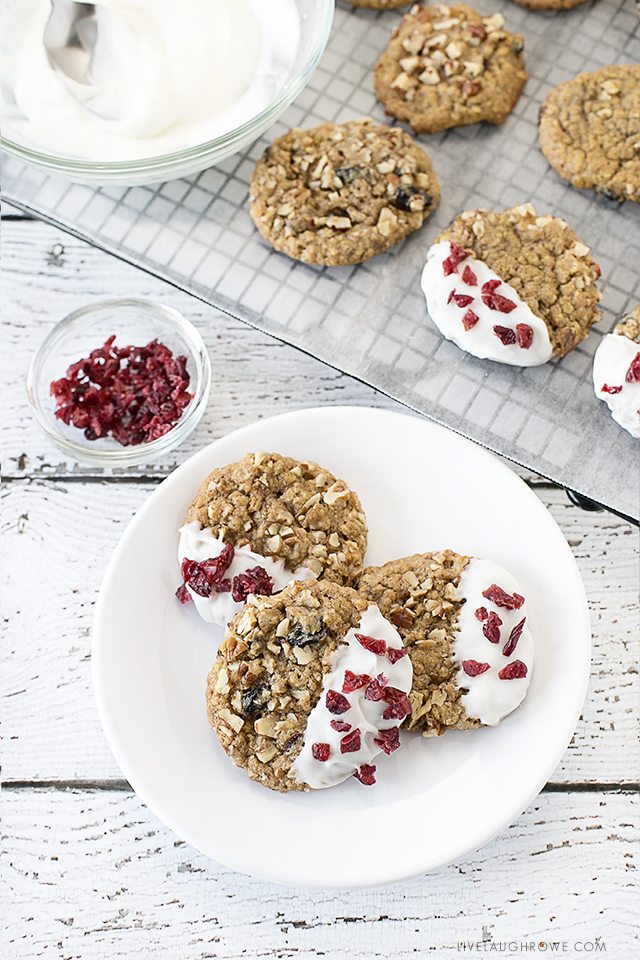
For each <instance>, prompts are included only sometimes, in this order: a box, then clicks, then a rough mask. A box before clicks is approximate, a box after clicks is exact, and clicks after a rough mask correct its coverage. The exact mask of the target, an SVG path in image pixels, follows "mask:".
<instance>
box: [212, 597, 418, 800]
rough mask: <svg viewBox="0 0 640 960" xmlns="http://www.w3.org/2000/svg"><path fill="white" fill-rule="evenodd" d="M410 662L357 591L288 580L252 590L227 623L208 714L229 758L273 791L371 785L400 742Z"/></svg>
mask: <svg viewBox="0 0 640 960" xmlns="http://www.w3.org/2000/svg"><path fill="white" fill-rule="evenodd" d="M412 674H413V670H412V664H411V659H410V657H409V656H408V655H407V650H406V648H405V647H404V645H403V643H402V640H401V638H400V635H399V633H398V631H397V630H396V628H395V627H394V626H393V625H392V624H391V623H390V622H389V621H388V620H386V619H385V618H384V617H383V616H382V614H381V613H380V611H379V610H378V609H377V608H376V606H375V605H373V604H370V603H368V602H367V601H366V600H364V599H363V598H362V597H361V596H360V595H359V594H358V593H356V591H355V590H352V589H350V588H348V587H341V586H339V585H338V584H335V583H328V582H326V581H324V582H323V581H318V582H316V581H313V582H309V583H301V582H298V583H294V584H291V585H290V586H288V587H286V589H285V590H283V591H282V593H280V594H278V595H277V596H272V597H253V598H251V599H250V601H249V603H248V604H247V606H246V608H245V610H244V612H243V613H241V614H238V615H236V617H234V619H233V620H232V621H231V623H230V624H229V626H228V627H227V632H226V636H225V639H224V642H223V644H222V646H221V648H220V650H219V652H218V658H217V660H216V663H215V665H214V667H213V669H212V671H211V673H210V675H209V679H208V684H207V712H208V716H209V720H210V722H211V724H212V726H213V727H214V729H215V731H216V733H217V735H218V739H219V740H220V743H221V744H222V747H223V748H224V750H225V751H226V753H227V754H228V755H229V756H230V758H231V759H232V760H233V762H234V763H235V764H236V765H237V766H239V767H241V768H242V769H244V770H245V772H246V773H247V774H248V776H249V777H250V778H251V779H253V780H257V781H259V782H260V783H262V784H264V785H265V786H267V787H270V788H271V789H272V790H279V791H292V790H308V789H324V788H326V787H332V786H336V785H337V784H339V783H342V782H343V781H344V780H347V779H349V778H350V777H356V779H358V780H359V781H360V782H361V783H363V784H365V785H367V786H369V785H372V784H373V783H375V779H376V763H374V761H377V758H378V757H379V756H380V755H381V754H391V753H393V752H394V751H395V750H396V749H398V747H399V746H400V734H399V727H400V724H401V723H402V721H403V720H404V718H405V717H406V716H407V715H408V714H409V713H410V712H411V704H410V701H409V696H408V694H409V691H410V690H411V684H412Z"/></svg>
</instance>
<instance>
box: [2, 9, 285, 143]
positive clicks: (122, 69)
mask: <svg viewBox="0 0 640 960" xmlns="http://www.w3.org/2000/svg"><path fill="white" fill-rule="evenodd" d="M5 6H6V16H5V17H4V18H3V27H4V28H5V30H4V32H5V34H6V39H5V41H4V42H3V52H5V56H4V58H3V76H2V81H3V83H2V90H3V99H5V100H6V102H7V109H6V110H5V111H3V112H4V113H5V114H6V116H5V118H4V123H3V126H4V133H5V135H6V136H8V137H15V139H17V140H18V141H20V142H22V143H26V144H28V145H29V146H34V147H36V148H37V149H41V150H44V151H53V152H54V153H59V154H63V155H71V156H74V157H80V158H83V159H86V160H91V161H126V160H135V159H141V158H143V157H152V156H159V155H162V154H165V153H170V152H173V151H176V150H183V149H186V148H190V147H194V146H196V145H198V144H201V143H206V142H207V141H209V140H212V139H214V138H216V137H218V136H220V135H222V134H225V133H227V132H229V131H230V130H232V129H234V128H236V127H237V126H239V125H240V124H242V123H245V122H246V121H248V120H249V119H251V118H252V117H254V116H256V114H258V113H259V112H260V111H261V110H263V109H264V108H265V107H267V106H268V105H269V103H270V102H271V101H272V100H273V99H274V98H275V96H276V95H277V93H278V92H279V91H280V90H281V89H282V88H283V87H284V84H285V83H286V80H287V78H288V76H289V73H290V70H291V67H292V65H293V62H294V60H295V56H296V51H297V49H298V44H299V39H300V18H299V15H298V10H297V6H296V4H295V3H294V2H293V0H269V3H265V2H264V0H180V2H176V0H97V3H96V18H97V39H96V44H95V48H94V52H93V55H92V61H91V77H90V79H91V81H92V83H91V91H92V95H91V101H90V103H86V102H85V100H84V96H85V95H86V93H85V90H86V87H85V86H84V85H83V86H82V87H81V88H80V89H76V88H75V87H74V85H73V82H72V81H69V80H68V79H65V77H64V75H62V74H61V73H60V72H59V71H57V70H55V69H53V68H52V66H51V64H50V63H49V60H48V58H47V55H46V51H45V47H44V44H43V34H44V29H45V25H46V23H47V19H48V17H49V14H50V11H51V3H50V0H6V3H5ZM5 91H6V92H5ZM11 97H13V98H14V99H15V102H16V104H17V110H16V109H12V108H11Z"/></svg>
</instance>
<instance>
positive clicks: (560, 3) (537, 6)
mask: <svg viewBox="0 0 640 960" xmlns="http://www.w3.org/2000/svg"><path fill="white" fill-rule="evenodd" d="M515 3H517V4H519V5H520V6H521V7H529V9H530V10H572V9H573V8H574V7H578V6H580V4H581V3H586V0H515Z"/></svg>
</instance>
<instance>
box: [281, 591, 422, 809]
mask: <svg viewBox="0 0 640 960" xmlns="http://www.w3.org/2000/svg"><path fill="white" fill-rule="evenodd" d="M356 633H362V634H366V635H367V636H371V637H375V638H376V639H380V640H384V641H385V642H386V645H387V647H392V648H394V649H397V650H400V649H402V647H403V644H402V640H401V638H400V634H399V633H398V631H397V630H396V629H395V627H394V626H393V625H392V624H391V623H389V621H388V620H385V618H384V617H383V616H382V614H381V613H380V610H379V609H378V607H376V606H374V605H373V604H372V605H371V606H369V607H368V608H367V610H366V611H365V612H364V614H363V615H362V619H361V621H360V625H359V626H358V627H356V628H355V629H351V630H349V631H348V633H347V634H346V635H345V638H344V643H342V644H341V645H340V646H339V647H338V648H337V650H336V651H335V652H334V654H333V656H332V660H331V671H330V672H329V673H328V674H327V675H326V676H325V678H324V682H323V686H322V693H321V694H320V699H319V700H318V702H317V704H316V705H315V707H314V708H313V709H312V711H311V713H310V714H309V719H308V721H307V726H306V729H305V734H304V745H303V747H302V750H301V751H300V753H299V755H298V756H297V757H296V759H295V761H294V763H293V768H292V769H293V771H294V773H295V774H296V776H297V777H298V779H299V780H300V782H301V783H306V784H307V785H308V786H309V787H311V788H312V789H314V790H319V789H322V788H324V787H333V786H335V785H336V784H338V783H342V781H343V780H346V779H347V778H348V777H350V776H352V775H353V774H354V772H355V771H356V770H358V768H359V767H360V766H361V765H362V764H365V763H366V764H370V763H371V762H372V760H374V759H375V758H376V757H377V756H378V755H379V754H380V753H381V752H382V751H381V748H380V747H379V746H377V745H376V744H375V743H374V740H375V738H376V737H377V736H378V733H379V731H380V730H388V729H390V728H391V727H399V726H400V724H401V723H402V720H396V719H393V720H383V719H382V714H383V713H384V710H385V707H386V706H387V704H386V703H385V702H384V701H382V700H378V701H373V700H367V699H365V696H364V694H365V690H366V687H365V686H363V687H360V688H359V689H358V690H354V691H353V692H352V693H347V694H344V696H346V698H347V700H348V701H349V703H350V704H351V706H350V708H349V709H348V710H347V711H346V712H345V713H342V714H340V715H335V714H332V713H330V712H329V711H328V709H327V707H326V694H327V691H329V690H336V691H338V692H341V691H342V684H343V681H344V676H345V670H351V671H352V673H355V674H367V675H368V676H369V677H371V678H375V677H377V676H378V674H380V673H382V674H384V676H385V677H386V678H387V680H388V685H389V686H390V687H396V688H397V689H399V690H402V691H403V693H406V694H408V693H409V691H410V690H411V683H412V680H413V667H412V665H411V658H410V657H409V656H408V655H407V656H403V657H401V658H400V659H399V660H397V661H396V662H395V663H391V661H390V660H389V658H388V656H386V654H376V653H373V652H372V651H370V650H366V649H365V647H363V646H362V644H361V643H360V642H359V641H358V640H357V639H356ZM332 720H338V721H343V722H345V723H349V724H351V727H352V729H356V728H357V729H359V730H360V734H361V747H360V749H359V750H358V751H354V752H352V753H341V752H340V741H341V740H342V738H343V737H344V736H345V732H344V731H343V732H340V731H336V730H334V729H333V728H332V727H331V721H332ZM314 743H323V744H329V747H330V756H329V759H328V760H326V761H320V760H316V759H315V758H314V756H313V753H312V749H311V748H312V744H314Z"/></svg>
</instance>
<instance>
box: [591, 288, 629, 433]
mask: <svg viewBox="0 0 640 960" xmlns="http://www.w3.org/2000/svg"><path fill="white" fill-rule="evenodd" d="M593 389H594V391H595V395H596V397H598V399H599V400H604V402H605V403H606V404H607V406H608V407H609V410H610V412H611V416H612V417H613V419H614V420H615V421H616V423H618V424H619V425H620V426H621V427H623V428H624V429H625V430H626V431H627V432H628V433H630V434H631V436H632V437H635V438H636V439H640V304H638V306H636V307H634V308H633V310H631V311H630V313H628V314H627V316H626V317H623V318H622V320H620V322H619V323H617V324H616V326H615V327H614V328H613V330H612V331H611V333H609V334H607V335H606V336H605V337H603V338H602V340H601V341H600V345H599V347H598V349H597V350H596V353H595V356H594V358H593Z"/></svg>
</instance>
